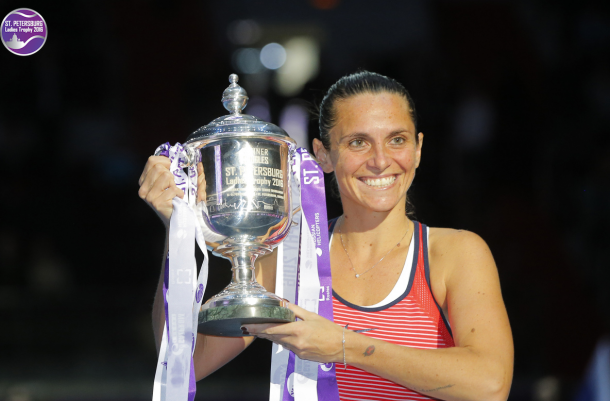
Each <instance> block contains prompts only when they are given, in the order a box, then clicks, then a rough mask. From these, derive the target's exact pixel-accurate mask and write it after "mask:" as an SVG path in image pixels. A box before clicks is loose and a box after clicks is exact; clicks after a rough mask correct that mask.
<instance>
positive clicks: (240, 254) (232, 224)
mask: <svg viewBox="0 0 610 401" xmlns="http://www.w3.org/2000/svg"><path fill="white" fill-rule="evenodd" d="M237 80H238V77H237V75H235V74H231V76H230V77H229V81H230V82H231V85H230V86H229V87H228V88H227V89H226V90H225V91H224V93H223V98H222V102H223V104H224V106H225V108H226V109H227V110H229V111H230V112H231V114H230V115H227V116H223V117H219V118H217V119H215V120H214V121H212V122H211V123H210V124H208V125H206V126H204V127H201V128H199V129H198V130H197V131H195V132H194V133H192V134H191V135H190V136H189V137H188V139H187V142H186V143H185V149H186V151H187V153H188V154H189V155H190V159H191V160H192V162H197V163H201V166H199V165H198V170H199V174H203V177H200V178H199V180H198V181H200V182H203V185H199V186H198V189H197V191H198V194H197V202H196V206H195V209H196V210H195V212H196V215H197V218H198V223H199V226H200V228H201V229H202V230H203V232H204V236H205V238H206V242H207V243H208V246H209V245H210V243H213V244H214V245H213V246H212V248H213V251H214V252H215V253H217V254H219V255H220V256H222V257H224V258H227V259H229V260H230V261H231V264H232V272H233V274H232V278H231V283H230V284H229V285H228V286H227V287H226V288H225V289H224V290H223V291H221V292H220V293H219V294H217V295H216V296H214V297H212V298H211V299H210V300H208V301H207V302H206V303H205V304H203V305H202V306H201V309H200V311H199V323H198V329H197V330H198V332H199V333H203V334H208V335H215V336H228V337H241V336H243V334H242V331H241V329H240V327H241V326H242V325H244V324H249V323H288V322H292V321H294V320H295V315H294V313H293V312H292V311H291V310H290V309H288V308H287V307H286V300H284V299H283V298H281V297H278V296H277V295H275V294H273V293H271V292H268V291H267V290H265V288H264V287H263V286H261V285H260V284H259V283H257V282H256V278H255V274H254V262H255V261H256V258H257V257H259V256H261V255H265V254H267V253H270V252H272V251H273V249H274V248H275V247H276V246H277V245H278V244H279V243H280V242H281V241H282V240H283V239H284V238H285V237H286V236H287V235H288V231H289V229H290V226H291V223H292V207H291V196H290V195H291V194H290V192H291V191H290V177H291V176H292V174H291V172H290V169H291V165H292V157H293V155H294V152H295V149H296V143H295V141H294V140H293V139H291V138H290V137H289V136H288V134H286V132H285V131H284V130H282V129H281V128H280V127H277V126H276V125H273V124H271V123H268V122H265V121H262V120H260V119H258V118H256V117H253V116H249V115H247V114H242V113H241V110H242V109H243V108H244V107H245V105H246V103H247V100H248V97H247V95H246V92H245V90H244V89H243V88H241V87H240V86H239V85H237ZM199 167H201V168H199ZM201 178H203V180H202V179H201Z"/></svg>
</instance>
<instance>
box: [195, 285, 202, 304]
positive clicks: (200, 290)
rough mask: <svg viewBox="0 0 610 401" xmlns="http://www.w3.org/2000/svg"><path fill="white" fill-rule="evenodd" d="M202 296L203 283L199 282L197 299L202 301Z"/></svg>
mask: <svg viewBox="0 0 610 401" xmlns="http://www.w3.org/2000/svg"><path fill="white" fill-rule="evenodd" d="M201 298H203V284H199V287H197V292H196V293H195V301H197V303H199V302H201Z"/></svg>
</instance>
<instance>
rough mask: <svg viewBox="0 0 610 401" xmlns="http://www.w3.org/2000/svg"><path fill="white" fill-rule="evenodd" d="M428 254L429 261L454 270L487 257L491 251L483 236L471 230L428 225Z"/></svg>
mask: <svg viewBox="0 0 610 401" xmlns="http://www.w3.org/2000/svg"><path fill="white" fill-rule="evenodd" d="M428 255H429V258H430V263H433V264H435V265H436V266H438V267H442V268H444V269H443V270H445V269H449V270H454V269H455V268H458V269H459V268H463V267H465V266H471V265H472V264H473V263H474V262H476V261H478V260H480V259H488V258H490V257H491V252H490V250H489V247H488V246H487V243H486V242H485V241H484V240H483V238H481V237H480V236H479V235H477V234H475V233H473V232H472V231H468V230H458V229H454V228H440V227H430V236H429V244H428ZM494 268H495V265H494ZM447 272H448V271H447Z"/></svg>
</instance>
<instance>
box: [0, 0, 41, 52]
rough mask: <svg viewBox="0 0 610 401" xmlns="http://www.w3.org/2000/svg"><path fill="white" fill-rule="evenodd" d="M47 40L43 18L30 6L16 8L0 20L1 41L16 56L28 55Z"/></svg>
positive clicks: (38, 48)
mask: <svg viewBox="0 0 610 401" xmlns="http://www.w3.org/2000/svg"><path fill="white" fill-rule="evenodd" d="M46 41H47V24H46V22H45V21H44V18H42V16H41V15H40V14H38V13H37V12H36V11H34V10H32V9H30V8H18V9H16V10H13V11H11V12H10V13H8V15H7V16H6V17H4V19H3V20H2V43H4V47H6V48H7V49H8V51H10V52H11V53H13V54H16V55H18V56H29V55H31V54H34V53H36V52H37V51H38V50H40V49H41V48H42V46H43V45H44V43H45V42H46Z"/></svg>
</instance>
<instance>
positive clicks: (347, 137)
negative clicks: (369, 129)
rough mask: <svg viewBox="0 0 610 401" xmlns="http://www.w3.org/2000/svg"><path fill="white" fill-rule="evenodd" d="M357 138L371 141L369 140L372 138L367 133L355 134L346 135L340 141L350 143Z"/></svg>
mask: <svg viewBox="0 0 610 401" xmlns="http://www.w3.org/2000/svg"><path fill="white" fill-rule="evenodd" d="M356 138H358V139H360V138H364V139H369V138H371V136H370V135H369V134H367V133H366V132H354V133H351V134H349V135H345V136H343V137H341V139H339V141H340V142H343V141H348V140H352V139H356Z"/></svg>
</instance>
